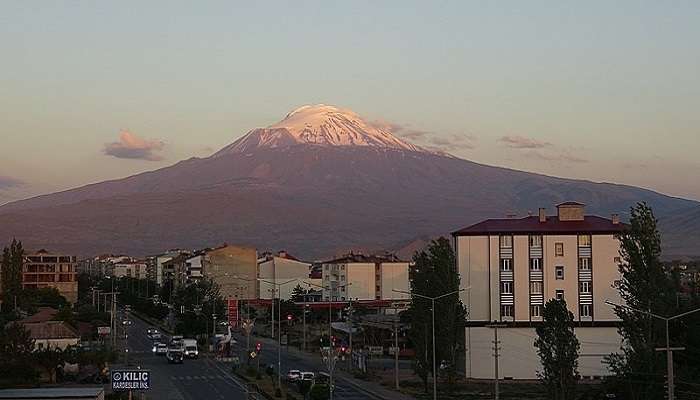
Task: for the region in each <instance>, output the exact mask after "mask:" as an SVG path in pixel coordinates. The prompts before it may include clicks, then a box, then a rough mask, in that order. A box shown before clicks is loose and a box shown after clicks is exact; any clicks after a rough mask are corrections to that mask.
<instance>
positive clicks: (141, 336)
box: [128, 318, 246, 400]
mask: <svg viewBox="0 0 700 400" xmlns="http://www.w3.org/2000/svg"><path fill="white" fill-rule="evenodd" d="M132 320H133V324H132V325H131V326H130V328H129V340H128V342H129V350H130V351H129V364H130V367H131V368H133V367H136V366H140V367H141V368H142V369H148V370H150V371H151V389H150V390H149V391H148V392H147V393H146V396H147V398H149V399H168V400H170V399H172V400H189V399H232V400H236V399H246V394H245V393H246V390H245V385H244V384H243V383H242V382H240V381H238V380H237V379H235V378H234V377H232V376H231V375H230V374H229V373H228V371H227V370H226V367H225V365H224V364H223V363H220V362H217V361H215V360H213V359H211V358H209V357H200V358H199V359H194V360H190V359H186V360H185V361H184V362H183V363H182V364H168V362H167V360H166V358H165V356H159V355H154V354H153V353H152V351H151V349H152V342H151V340H150V339H149V338H148V337H147V336H146V330H147V329H148V328H149V327H150V326H149V325H148V324H147V323H146V322H144V321H142V320H140V319H138V318H132ZM164 341H165V339H164ZM134 398H136V399H138V398H139V397H138V396H134Z"/></svg>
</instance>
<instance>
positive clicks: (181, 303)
mask: <svg viewBox="0 0 700 400" xmlns="http://www.w3.org/2000/svg"><path fill="white" fill-rule="evenodd" d="M183 310H184V312H181V311H183ZM173 311H174V312H175V313H176V316H177V323H176V325H175V331H176V332H178V333H181V334H183V335H195V334H208V333H209V332H208V331H211V327H210V325H211V321H212V313H213V314H216V315H217V317H218V320H219V321H222V320H223V318H224V315H225V313H226V305H225V303H224V299H223V298H222V296H221V291H220V289H219V286H218V285H217V284H216V283H215V282H214V281H212V280H211V279H206V278H205V279H202V280H199V281H197V282H196V283H192V284H189V285H187V286H183V287H180V288H178V289H177V291H175V293H174V294H173Z"/></svg>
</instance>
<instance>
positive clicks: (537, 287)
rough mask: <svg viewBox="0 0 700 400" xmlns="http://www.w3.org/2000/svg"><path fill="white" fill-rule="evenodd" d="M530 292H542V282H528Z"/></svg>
mask: <svg viewBox="0 0 700 400" xmlns="http://www.w3.org/2000/svg"><path fill="white" fill-rule="evenodd" d="M530 293H532V294H542V282H530Z"/></svg>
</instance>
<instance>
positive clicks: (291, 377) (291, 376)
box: [287, 369, 301, 382]
mask: <svg viewBox="0 0 700 400" xmlns="http://www.w3.org/2000/svg"><path fill="white" fill-rule="evenodd" d="M299 380H301V371H299V370H298V369H290V370H289V372H287V381H288V382H297V381H299Z"/></svg>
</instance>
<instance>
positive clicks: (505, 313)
mask: <svg viewBox="0 0 700 400" xmlns="http://www.w3.org/2000/svg"><path fill="white" fill-rule="evenodd" d="M503 317H510V318H512V317H513V306H511V305H508V306H501V318H503Z"/></svg>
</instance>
